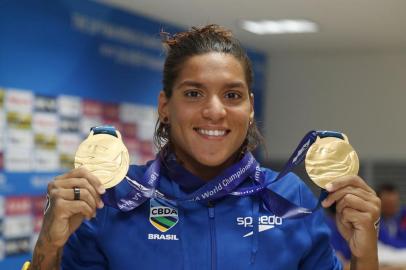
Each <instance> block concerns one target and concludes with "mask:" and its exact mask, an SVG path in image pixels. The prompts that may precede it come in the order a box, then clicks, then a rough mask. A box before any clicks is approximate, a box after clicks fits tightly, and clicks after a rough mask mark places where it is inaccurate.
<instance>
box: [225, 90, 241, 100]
mask: <svg viewBox="0 0 406 270" xmlns="http://www.w3.org/2000/svg"><path fill="white" fill-rule="evenodd" d="M225 96H226V98H229V99H238V98H241V94H239V93H237V92H228V93H226V95H225Z"/></svg>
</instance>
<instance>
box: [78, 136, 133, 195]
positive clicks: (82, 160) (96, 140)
mask: <svg viewBox="0 0 406 270" xmlns="http://www.w3.org/2000/svg"><path fill="white" fill-rule="evenodd" d="M116 133H117V137H115V136H112V135H109V134H96V135H94V134H93V131H91V132H90V134H89V136H88V137H87V139H86V140H84V141H83V142H82V143H81V144H80V145H79V148H78V150H77V151H76V155H75V168H78V167H82V166H83V167H85V168H86V169H87V170H89V171H90V172H91V173H92V174H94V175H95V176H96V177H97V178H98V179H99V180H100V181H101V182H102V184H103V186H104V187H105V188H111V187H113V186H115V185H117V184H118V183H120V182H121V180H123V179H124V177H125V176H126V174H127V172H128V168H129V164H130V157H129V154H128V150H127V148H126V147H125V145H124V143H123V141H122V139H121V134H120V132H119V131H118V130H116Z"/></svg>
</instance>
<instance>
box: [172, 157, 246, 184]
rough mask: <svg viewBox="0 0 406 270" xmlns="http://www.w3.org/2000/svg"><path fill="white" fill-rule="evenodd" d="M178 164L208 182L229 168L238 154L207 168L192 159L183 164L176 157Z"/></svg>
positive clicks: (182, 161)
mask: <svg viewBox="0 0 406 270" xmlns="http://www.w3.org/2000/svg"><path fill="white" fill-rule="evenodd" d="M176 158H177V160H178V162H179V163H180V164H181V165H182V166H183V167H184V168H185V169H186V170H188V171H189V172H191V173H192V174H194V175H195V176H197V177H199V178H200V179H202V180H204V181H206V182H209V181H210V180H212V179H213V178H215V177H216V176H217V175H219V174H220V173H221V172H222V171H223V170H224V169H226V168H227V167H229V166H231V165H232V164H234V163H235V162H236V161H237V160H238V153H236V154H234V155H232V156H231V157H229V158H228V159H227V160H225V161H224V162H223V163H222V164H220V165H217V166H207V165H204V164H201V163H199V162H197V161H196V160H194V159H189V160H188V162H185V161H184V160H182V158H180V157H179V156H178V155H176Z"/></svg>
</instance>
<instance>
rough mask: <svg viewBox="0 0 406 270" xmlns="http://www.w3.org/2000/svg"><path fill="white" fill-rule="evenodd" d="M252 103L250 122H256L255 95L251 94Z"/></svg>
mask: <svg viewBox="0 0 406 270" xmlns="http://www.w3.org/2000/svg"><path fill="white" fill-rule="evenodd" d="M250 103H251V108H250V110H251V113H250V122H252V121H254V114H255V112H254V93H250Z"/></svg>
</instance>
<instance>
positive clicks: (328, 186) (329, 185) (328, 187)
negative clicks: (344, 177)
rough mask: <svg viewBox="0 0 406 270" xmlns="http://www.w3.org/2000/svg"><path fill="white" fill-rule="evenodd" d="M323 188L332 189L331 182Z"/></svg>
mask: <svg viewBox="0 0 406 270" xmlns="http://www.w3.org/2000/svg"><path fill="white" fill-rule="evenodd" d="M325 188H326V190H327V191H332V190H333V184H331V183H328V184H327V185H326V187H325Z"/></svg>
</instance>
